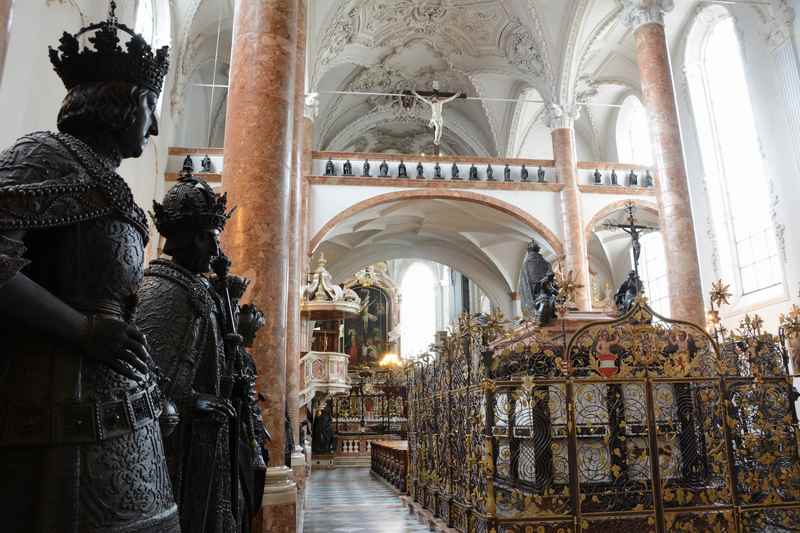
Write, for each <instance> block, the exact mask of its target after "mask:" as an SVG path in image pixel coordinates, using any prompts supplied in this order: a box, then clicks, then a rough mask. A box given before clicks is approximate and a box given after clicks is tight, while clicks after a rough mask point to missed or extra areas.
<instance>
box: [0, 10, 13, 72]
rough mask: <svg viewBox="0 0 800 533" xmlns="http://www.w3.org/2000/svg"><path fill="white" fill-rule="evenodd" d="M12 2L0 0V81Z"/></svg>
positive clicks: (9, 32) (9, 29)
mask: <svg viewBox="0 0 800 533" xmlns="http://www.w3.org/2000/svg"><path fill="white" fill-rule="evenodd" d="M13 6H14V0H0V81H2V79H3V65H4V64H5V61H6V50H8V41H9V39H10V37H11V14H12V8H13Z"/></svg>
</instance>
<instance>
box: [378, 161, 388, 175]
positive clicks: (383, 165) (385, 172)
mask: <svg viewBox="0 0 800 533" xmlns="http://www.w3.org/2000/svg"><path fill="white" fill-rule="evenodd" d="M378 171H379V172H380V174H381V177H382V178H385V177H387V176H389V165H387V164H386V160H384V161H383V162H382V163H381V166H379V167H378Z"/></svg>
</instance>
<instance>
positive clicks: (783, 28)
mask: <svg viewBox="0 0 800 533" xmlns="http://www.w3.org/2000/svg"><path fill="white" fill-rule="evenodd" d="M794 17H795V12H794V8H792V6H791V5H789V1H788V0H773V4H772V5H771V6H770V8H769V18H768V20H767V24H768V25H769V34H768V35H767V42H768V43H769V45H770V46H771V47H773V48H780V47H781V46H783V45H784V44H786V43H791V39H792V27H793V25H794Z"/></svg>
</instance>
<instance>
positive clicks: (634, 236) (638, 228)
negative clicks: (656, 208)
mask: <svg viewBox="0 0 800 533" xmlns="http://www.w3.org/2000/svg"><path fill="white" fill-rule="evenodd" d="M635 207H636V205H635V204H634V203H633V202H628V203H627V204H626V205H625V210H626V211H627V212H628V217H627V219H628V221H627V223H626V224H613V223H611V222H606V223H605V224H603V227H604V228H605V229H609V230H618V229H621V230H622V231H624V232H625V233H627V234H628V235H630V236H631V246H632V248H633V271H634V272H635V273H636V277H637V278H638V277H639V256H640V255H641V253H642V245H641V243H640V242H639V237H641V236H642V234H644V233H648V232H651V231H658V229H659V228H657V227H653V226H643V225H641V224H637V223H636V217H635V216H634V214H633V210H634V208H635Z"/></svg>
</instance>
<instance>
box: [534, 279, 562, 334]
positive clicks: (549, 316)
mask: <svg viewBox="0 0 800 533" xmlns="http://www.w3.org/2000/svg"><path fill="white" fill-rule="evenodd" d="M558 291H559V288H558V283H557V282H556V275H555V273H554V272H552V271H551V272H548V273H547V274H545V276H544V277H543V278H542V279H540V280H539V281H538V282H537V283H536V286H535V289H534V292H535V293H536V299H535V301H534V309H535V312H534V317H535V319H536V321H537V322H538V324H539V325H540V326H546V325H548V324H550V323H551V322H552V321H553V320H555V319H556V303H557V299H558Z"/></svg>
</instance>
